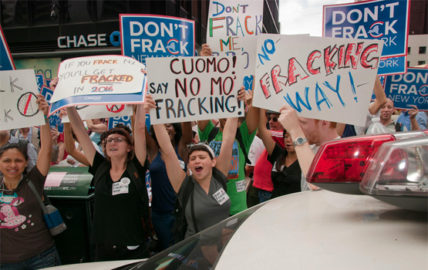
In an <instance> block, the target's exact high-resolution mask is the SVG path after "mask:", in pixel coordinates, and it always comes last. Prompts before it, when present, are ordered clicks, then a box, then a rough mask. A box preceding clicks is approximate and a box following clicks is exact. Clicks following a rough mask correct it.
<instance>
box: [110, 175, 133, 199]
mask: <svg viewBox="0 0 428 270" xmlns="http://www.w3.org/2000/svg"><path fill="white" fill-rule="evenodd" d="M129 183H131V180H130V179H129V178H128V177H124V178H122V179H120V181H118V182H116V183H113V187H112V195H113V196H116V195H119V194H127V193H128V192H129Z"/></svg>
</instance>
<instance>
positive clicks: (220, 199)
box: [145, 95, 238, 237]
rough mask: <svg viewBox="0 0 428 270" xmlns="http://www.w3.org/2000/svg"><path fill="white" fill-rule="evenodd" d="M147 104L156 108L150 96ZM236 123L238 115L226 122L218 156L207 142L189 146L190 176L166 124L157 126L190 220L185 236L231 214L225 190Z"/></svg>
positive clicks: (169, 170) (168, 166)
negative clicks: (188, 194) (184, 167)
mask: <svg viewBox="0 0 428 270" xmlns="http://www.w3.org/2000/svg"><path fill="white" fill-rule="evenodd" d="M145 106H146V110H149V109H153V108H155V107H156V105H155V103H154V101H153V99H152V97H151V96H149V95H147V96H146V99H145ZM237 124H238V119H237V118H230V119H228V120H227V121H226V125H225V128H224V135H223V143H222V145H221V149H220V155H219V157H218V158H217V159H216V158H215V156H214V152H213V150H212V149H211V148H210V147H209V146H208V145H207V144H204V143H199V144H195V145H192V146H190V148H189V149H188V164H187V168H188V169H190V171H191V173H192V175H191V176H187V175H186V172H185V171H183V169H182V168H181V166H180V161H179V159H178V157H177V154H176V152H175V149H174V147H173V146H172V144H171V140H170V137H169V135H168V133H167V131H166V128H165V126H164V125H154V129H155V133H156V138H157V141H158V143H159V147H160V151H161V154H162V158H163V160H164V162H165V165H166V170H167V174H168V178H169V180H170V182H171V185H172V187H173V189H174V191H175V192H176V193H177V196H178V199H179V201H180V203H181V205H182V207H183V209H184V213H185V218H186V222H187V231H186V233H185V237H188V236H191V235H193V234H195V233H197V232H198V231H201V230H203V229H205V228H207V227H209V226H211V225H214V224H216V223H217V222H219V221H221V220H223V219H225V218H227V217H229V208H230V199H229V197H228V196H227V193H226V190H225V186H226V181H227V178H226V174H227V172H228V171H229V169H230V164H231V159H232V144H233V142H234V140H235V133H236V129H237ZM189 185H190V187H192V188H191V192H190V199H189V200H187V201H186V203H185V204H184V205H183V199H184V193H185V190H186V189H187V188H188V187H189ZM192 202H193V203H192Z"/></svg>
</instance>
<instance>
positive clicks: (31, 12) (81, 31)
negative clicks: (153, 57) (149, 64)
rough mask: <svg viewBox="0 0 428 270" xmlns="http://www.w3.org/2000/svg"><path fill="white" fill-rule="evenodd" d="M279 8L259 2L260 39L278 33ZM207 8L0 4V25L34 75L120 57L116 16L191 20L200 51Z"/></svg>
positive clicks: (13, 0) (201, 4)
mask: <svg viewBox="0 0 428 270" xmlns="http://www.w3.org/2000/svg"><path fill="white" fill-rule="evenodd" d="M278 2H279V0H264V17H263V32H265V33H279V22H278V5H279V4H278ZM208 8H209V0H140V1H137V0H31V1H30V0H0V24H1V26H2V28H3V31H4V34H5V37H6V40H7V42H8V44H9V48H10V50H11V53H12V57H13V59H14V61H15V65H16V66H17V68H33V67H34V69H35V70H36V71H39V70H43V69H44V67H42V66H43V65H50V66H51V67H52V66H55V65H56V66H57V65H58V64H59V62H60V61H62V60H64V59H66V58H70V57H78V56H85V55H99V54H120V53H121V48H120V33H119V14H157V15H167V16H174V17H181V18H187V19H191V20H194V21H195V35H196V37H195V38H196V46H197V47H199V46H200V45H201V44H202V43H204V42H205V36H206V30H207V17H208ZM55 72H56V70H51V72H48V73H47V74H45V77H47V78H49V77H50V74H49V73H52V74H55Z"/></svg>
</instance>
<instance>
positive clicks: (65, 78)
mask: <svg viewBox="0 0 428 270" xmlns="http://www.w3.org/2000/svg"><path fill="white" fill-rule="evenodd" d="M144 68H145V66H144V65H143V64H141V63H140V62H138V61H137V60H135V59H133V58H130V57H127V56H121V55H100V56H88V57H78V58H72V59H67V60H65V61H63V62H61V64H60V66H59V70H58V78H59V81H58V85H57V87H56V89H55V92H54V94H53V96H52V98H51V103H52V106H51V110H50V111H51V113H53V112H55V111H57V110H59V109H60V108H62V107H66V106H72V105H88V104H111V103H113V104H117V103H121V104H126V103H129V104H133V103H141V102H142V101H143V86H145V85H146V76H145V75H144V74H143V73H142V72H141V70H142V69H144Z"/></svg>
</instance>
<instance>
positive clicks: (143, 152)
mask: <svg viewBox="0 0 428 270" xmlns="http://www.w3.org/2000/svg"><path fill="white" fill-rule="evenodd" d="M145 132H146V112H145V110H144V105H143V104H138V105H137V111H136V112H135V125H134V148H135V156H136V157H137V159H138V161H139V162H140V164H141V166H144V163H145V162H146V158H147V146H146V134H145Z"/></svg>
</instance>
